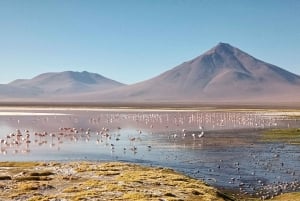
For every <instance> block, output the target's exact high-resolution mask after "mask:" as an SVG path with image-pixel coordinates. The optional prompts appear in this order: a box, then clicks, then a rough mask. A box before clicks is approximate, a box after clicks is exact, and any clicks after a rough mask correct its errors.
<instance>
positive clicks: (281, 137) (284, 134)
mask: <svg viewBox="0 0 300 201" xmlns="http://www.w3.org/2000/svg"><path fill="white" fill-rule="evenodd" d="M262 140H263V141H264V142H284V143H288V144H297V145H300V128H288V129H271V130H266V131H264V132H263V137H262Z"/></svg>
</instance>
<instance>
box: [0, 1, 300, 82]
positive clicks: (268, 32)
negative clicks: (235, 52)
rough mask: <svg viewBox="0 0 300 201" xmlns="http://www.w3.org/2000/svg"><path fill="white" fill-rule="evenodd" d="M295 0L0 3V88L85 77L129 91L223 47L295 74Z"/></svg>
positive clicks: (298, 42)
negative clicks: (71, 74) (61, 76)
mask: <svg viewBox="0 0 300 201" xmlns="http://www.w3.org/2000/svg"><path fill="white" fill-rule="evenodd" d="M299 11H300V1H298V0H284V1H283V0H226V1H225V0H106V1H105V0H26V1H24V0H0V30H1V32H0V33H1V34H0V68H1V70H2V72H3V73H1V74H0V83H7V82H9V81H12V80H14V79H17V78H32V77H34V76H36V75H38V74H40V73H44V72H59V71H65V70H74V71H84V70H86V71H90V72H95V73H99V74H101V75H104V76H106V77H109V78H111V79H114V80H117V81H120V82H123V83H127V84H131V83H135V82H138V81H142V80H145V79H149V78H151V77H153V76H156V75H158V74H160V73H162V72H164V71H166V70H169V69H171V68H173V67H174V66H176V65H179V64H181V63H182V62H184V61H186V60H190V59H192V58H194V57H196V56H198V55H200V54H202V53H203V52H205V51H207V50H208V49H210V48H212V47H213V46H215V45H216V44H217V43H218V42H226V43H230V44H231V45H233V46H235V47H238V48H240V49H242V50H244V51H246V52H248V53H249V54H251V55H253V56H255V57H256V58H259V59H261V60H264V61H266V62H269V63H272V64H275V65H277V66H280V67H282V68H284V69H286V70H289V71H292V72H294V73H296V74H298V75H299V74H300V12H299Z"/></svg>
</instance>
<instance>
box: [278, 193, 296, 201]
mask: <svg viewBox="0 0 300 201" xmlns="http://www.w3.org/2000/svg"><path fill="white" fill-rule="evenodd" d="M273 200H274V201H296V200H300V192H296V193H285V194H283V195H280V196H277V197H275V198H273V199H272V201H273Z"/></svg>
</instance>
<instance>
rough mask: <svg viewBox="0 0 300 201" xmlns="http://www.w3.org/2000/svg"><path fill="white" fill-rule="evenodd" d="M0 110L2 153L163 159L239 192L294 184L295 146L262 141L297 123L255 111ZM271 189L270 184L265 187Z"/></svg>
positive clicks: (298, 151)
mask: <svg viewBox="0 0 300 201" xmlns="http://www.w3.org/2000/svg"><path fill="white" fill-rule="evenodd" d="M63 113H67V114H70V115H65V116H56V115H52V116H50V115H49V116H38V115H33V116H1V117H0V130H1V134H0V138H1V153H2V155H1V156H0V159H1V160H64V161H65V160H106V161H107V160H108V161H111V160H122V161H123V160H124V161H131V162H136V163H142V164H147V165H161V166H167V167H171V168H174V169H176V170H179V171H182V172H184V173H186V174H189V175H190V176H193V177H196V178H200V179H203V180H205V181H206V182H208V183H210V184H212V185H215V186H218V187H224V188H234V189H239V190H240V192H241V193H259V196H272V195H274V194H276V193H280V192H283V191H295V190H297V189H299V181H298V180H297V179H298V178H299V175H300V164H299V163H298V162H297V161H299V159H300V148H299V147H298V146H292V145H285V144H280V143H261V142H260V141H259V138H260V133H259V131H260V130H261V129H265V128H276V127H296V126H299V122H298V121H297V120H295V119H294V120H287V119H282V118H281V117H276V116H268V115H264V114H262V113H259V112H145V111H144V112H132V111H131V112H108V111H107V112H99V111H98V112H93V111H88V112H84V111H63ZM270 189H271V190H270Z"/></svg>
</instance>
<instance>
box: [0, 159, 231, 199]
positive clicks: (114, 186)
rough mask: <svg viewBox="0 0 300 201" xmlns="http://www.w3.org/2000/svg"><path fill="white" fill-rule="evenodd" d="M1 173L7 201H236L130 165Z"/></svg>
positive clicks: (36, 165)
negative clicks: (57, 200) (59, 200)
mask: <svg viewBox="0 0 300 201" xmlns="http://www.w3.org/2000/svg"><path fill="white" fill-rule="evenodd" d="M0 171H1V172H0V188H2V191H1V193H0V198H5V199H6V200H30V201H33V200H55V199H65V200H107V199H109V200H111V199H113V200H207V201H209V200H217V201H218V200H219V201H222V200H226V201H230V200H231V201H233V200H234V199H233V198H231V197H230V196H228V195H226V194H224V193H222V192H221V191H218V190H217V189H215V188H213V187H211V186H208V185H207V184H205V183H203V182H202V181H200V180H196V179H194V178H191V177H188V176H185V175H183V174H181V173H178V172H175V171H174V170H172V169H168V168H162V167H147V166H142V165H136V164H133V163H124V162H90V161H80V162H78V161H77V162H74V161H73V162H53V161H52V162H0ZM61 181H63V183H62V182H61Z"/></svg>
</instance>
